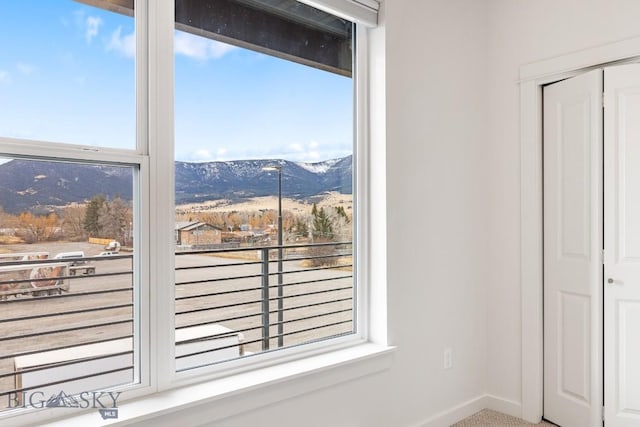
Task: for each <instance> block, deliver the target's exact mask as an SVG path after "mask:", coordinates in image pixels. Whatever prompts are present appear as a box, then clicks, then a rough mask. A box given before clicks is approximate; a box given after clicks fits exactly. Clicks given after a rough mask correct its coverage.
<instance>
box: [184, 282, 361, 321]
mask: <svg viewBox="0 0 640 427" xmlns="http://www.w3.org/2000/svg"><path fill="white" fill-rule="evenodd" d="M347 289H353V287H352V286H346V287H342V288H332V289H326V290H321V291H314V292H306V293H302V294H295V295H286V296H282V297H274V298H269V301H278V300H279V299H281V298H282V299H289V298H296V297H304V296H309V295H319V294H326V293H329V292H336V291H344V290H347ZM261 302H262V299H259V300H252V301H246V302H240V303H235V304H226V305H217V306H213V307H203V308H197V309H194V310H185V311H179V312H176V315H182V314H191V313H201V312H203V311H210V310H219V309H222V308H231V307H238V306H241V305H248V304H259V303H261Z"/></svg>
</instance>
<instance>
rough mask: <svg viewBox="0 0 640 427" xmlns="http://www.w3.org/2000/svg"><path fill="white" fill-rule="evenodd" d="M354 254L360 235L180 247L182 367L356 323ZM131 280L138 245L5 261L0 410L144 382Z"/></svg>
mask: <svg viewBox="0 0 640 427" xmlns="http://www.w3.org/2000/svg"><path fill="white" fill-rule="evenodd" d="M279 253H282V254H283V258H282V260H281V262H278V259H277V258H278V254H279ZM352 259H353V256H352V244H351V242H338V243H336V242H330V243H316V244H305V245H284V246H282V247H278V246H270V247H250V248H234V249H212V250H206V251H184V252H177V253H176V269H175V275H176V283H175V322H176V331H175V336H176V352H175V360H176V369H177V370H178V371H181V370H186V369H191V368H194V367H199V366H203V365H209V364H212V363H218V362H220V361H223V360H229V359H233V358H237V357H242V356H247V355H250V354H255V353H260V352H263V351H268V350H273V349H276V348H281V347H290V346H295V345H299V344H302V343H306V342H311V341H318V340H322V339H326V338H330V337H336V336H341V335H345V334H350V333H352V332H353V330H354V280H353V277H354V275H353V261H352ZM279 266H282V267H281V268H279ZM38 273H39V274H38ZM133 284H134V273H133V255H132V254H125V255H117V256H108V257H87V258H82V259H77V260H73V262H67V261H66V260H65V261H64V262H61V261H60V260H55V259H53V260H45V259H38V260H24V259H18V260H14V259H11V258H6V257H5V258H3V259H0V410H2V409H6V408H10V407H15V406H16V405H24V404H25V399H27V395H28V394H29V393H31V392H34V391H38V392H41V393H43V395H46V396H47V397H48V396H49V394H51V395H53V394H57V393H59V392H60V391H64V393H65V394H66V395H72V394H74V393H75V394H78V393H81V392H83V391H90V390H104V389H105V388H109V387H113V386H116V385H121V384H127V383H135V382H136V381H137V371H136V367H135V363H134V360H135V359H136V358H137V356H136V355H135V351H134V342H135V340H136V338H135V337H134V329H135V325H134V312H135V303H134V298H135V295H136V292H135V290H134V285H133ZM11 399H13V400H11Z"/></svg>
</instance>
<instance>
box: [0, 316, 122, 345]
mask: <svg viewBox="0 0 640 427" xmlns="http://www.w3.org/2000/svg"><path fill="white" fill-rule="evenodd" d="M131 322H133V319H125V320H114V321H113V322H106V323H96V324H93V325H84V326H75V327H72V328H66V329H56V330H52V331H45V332H36V333H32V334H23V335H15V336H9V337H2V339H0V341H9V340H15V339H19V338H33V337H39V336H43V335H53V334H62V333H65V332H74V331H81V330H83V329H93V328H103V327H105V326H115V325H121V324H123V323H131Z"/></svg>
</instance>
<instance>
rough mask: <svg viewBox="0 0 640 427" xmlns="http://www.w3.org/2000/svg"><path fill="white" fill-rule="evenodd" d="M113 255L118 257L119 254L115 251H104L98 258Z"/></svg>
mask: <svg viewBox="0 0 640 427" xmlns="http://www.w3.org/2000/svg"><path fill="white" fill-rule="evenodd" d="M114 255H120V253H119V252H115V251H104V252H100V253H99V254H98V256H114Z"/></svg>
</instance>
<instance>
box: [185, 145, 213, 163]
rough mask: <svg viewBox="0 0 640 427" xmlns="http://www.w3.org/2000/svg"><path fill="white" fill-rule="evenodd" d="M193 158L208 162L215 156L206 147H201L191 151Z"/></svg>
mask: <svg viewBox="0 0 640 427" xmlns="http://www.w3.org/2000/svg"><path fill="white" fill-rule="evenodd" d="M190 157H191V160H192V161H195V162H206V161H209V160H213V156H211V152H210V151H209V150H207V149H205V148H201V149H199V150H196V151H194V152H193V153H191V156H190Z"/></svg>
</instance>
